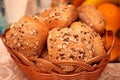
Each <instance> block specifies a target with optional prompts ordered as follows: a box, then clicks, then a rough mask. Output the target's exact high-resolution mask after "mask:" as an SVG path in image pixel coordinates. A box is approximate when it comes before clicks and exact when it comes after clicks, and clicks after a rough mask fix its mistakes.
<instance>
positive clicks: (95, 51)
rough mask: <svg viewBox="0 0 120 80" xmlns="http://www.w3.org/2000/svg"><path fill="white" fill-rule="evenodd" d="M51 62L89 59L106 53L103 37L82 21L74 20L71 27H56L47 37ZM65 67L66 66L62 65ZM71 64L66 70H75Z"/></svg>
mask: <svg viewBox="0 0 120 80" xmlns="http://www.w3.org/2000/svg"><path fill="white" fill-rule="evenodd" d="M47 43H48V53H49V60H50V61H51V62H53V63H54V62H64V61H84V62H86V61H88V60H90V59H92V58H93V57H95V56H101V55H104V54H105V53H106V52H105V49H104V45H103V43H102V40H101V37H100V36H99V34H97V33H96V32H95V31H94V30H93V29H91V28H90V27H88V26H87V25H86V24H84V23H81V22H74V23H72V24H71V26H70V28H54V29H52V30H51V31H50V32H49V36H48V39H47ZM62 67H65V66H62ZM70 67H71V66H69V68H68V67H67V68H68V69H69V70H68V69H67V68H65V69H64V71H71V70H74V68H73V67H71V68H70Z"/></svg>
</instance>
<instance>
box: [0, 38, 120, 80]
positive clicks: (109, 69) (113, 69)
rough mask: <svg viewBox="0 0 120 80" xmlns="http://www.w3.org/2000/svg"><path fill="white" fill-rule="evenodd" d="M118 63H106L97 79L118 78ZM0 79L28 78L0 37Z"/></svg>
mask: <svg viewBox="0 0 120 80" xmlns="http://www.w3.org/2000/svg"><path fill="white" fill-rule="evenodd" d="M119 66H120V63H108V65H107V66H106V68H105V70H104V71H103V72H102V74H101V75H100V77H99V78H98V80H120V67H119ZM0 80H28V79H27V77H26V76H25V75H24V74H23V73H22V71H21V70H20V69H19V68H18V67H17V65H16V64H15V63H14V61H13V60H12V59H11V57H10V55H9V53H8V52H7V50H6V48H5V47H4V44H3V43H2V41H1V39H0Z"/></svg>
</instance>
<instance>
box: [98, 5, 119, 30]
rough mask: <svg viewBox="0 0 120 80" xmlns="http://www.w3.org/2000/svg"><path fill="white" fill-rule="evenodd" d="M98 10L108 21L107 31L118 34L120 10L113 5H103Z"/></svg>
mask: <svg viewBox="0 0 120 80" xmlns="http://www.w3.org/2000/svg"><path fill="white" fill-rule="evenodd" d="M97 9H98V10H99V11H100V12H101V13H102V14H103V16H104V17H105V19H106V23H107V26H106V29H107V30H112V31H113V32H116V31H117V30H118V29H119V28H120V8H119V7H118V6H117V5H115V4H113V3H102V4H100V5H99V6H98V7H97Z"/></svg>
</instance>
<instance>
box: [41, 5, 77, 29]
mask: <svg viewBox="0 0 120 80" xmlns="http://www.w3.org/2000/svg"><path fill="white" fill-rule="evenodd" d="M40 17H41V18H42V19H43V21H45V22H46V24H47V26H48V27H49V30H51V29H53V28H56V27H68V26H69V25H70V24H71V23H72V22H73V21H75V20H76V18H78V11H77V9H76V8H75V7H74V6H73V5H61V6H56V7H51V8H49V9H47V10H45V11H43V12H42V13H41V14H40Z"/></svg>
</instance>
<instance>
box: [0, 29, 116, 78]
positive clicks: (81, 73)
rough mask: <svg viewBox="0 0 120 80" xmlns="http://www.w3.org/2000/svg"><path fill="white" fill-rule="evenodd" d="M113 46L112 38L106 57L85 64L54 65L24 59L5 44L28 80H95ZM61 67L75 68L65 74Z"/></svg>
mask: <svg viewBox="0 0 120 80" xmlns="http://www.w3.org/2000/svg"><path fill="white" fill-rule="evenodd" d="M6 31H7V30H6ZM6 31H5V32H4V33H3V34H2V41H3V43H4V44H5V40H4V37H5V35H4V34H5V33H6ZM107 32H108V31H107ZM110 34H111V32H110ZM106 40H107V39H106ZM113 44H114V37H113V42H112V44H111V45H110V48H109V49H107V54H106V55H103V56H99V57H95V58H93V59H91V60H89V61H87V62H80V61H79V62H58V63H55V64H53V63H51V62H49V61H48V60H45V59H43V58H37V57H29V58H26V57H24V56H23V55H22V54H21V53H19V52H16V51H14V50H12V49H10V48H9V47H8V46H6V44H5V46H6V48H7V49H8V51H9V53H10V55H11V57H12V58H13V60H14V61H15V62H16V64H17V65H18V67H19V68H20V69H21V70H22V71H23V72H24V73H25V74H26V75H27V76H28V78H29V79H30V80H97V78H98V77H99V76H100V74H101V72H102V71H103V70H104V68H105V66H106V65H107V63H108V62H109V56H110V55H109V53H110V51H111V50H112V47H113ZM61 65H65V66H67V65H72V66H75V67H76V68H75V70H74V71H73V72H71V73H66V72H64V71H63V70H62V69H61V67H60V66H61Z"/></svg>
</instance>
